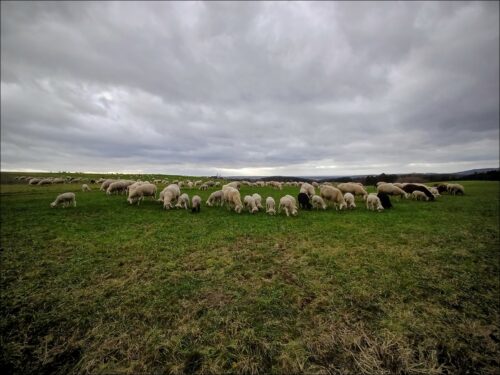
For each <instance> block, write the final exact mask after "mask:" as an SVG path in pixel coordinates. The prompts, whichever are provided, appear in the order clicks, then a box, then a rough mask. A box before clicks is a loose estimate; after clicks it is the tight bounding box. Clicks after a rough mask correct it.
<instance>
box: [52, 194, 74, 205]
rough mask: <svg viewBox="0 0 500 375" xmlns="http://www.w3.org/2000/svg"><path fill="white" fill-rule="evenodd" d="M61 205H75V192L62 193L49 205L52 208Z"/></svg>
mask: <svg viewBox="0 0 500 375" xmlns="http://www.w3.org/2000/svg"><path fill="white" fill-rule="evenodd" d="M60 204H61V205H62V206H63V208H65V207H67V206H69V205H71V204H73V207H76V196H75V193H62V194H59V195H58V196H57V197H56V200H55V201H54V202H52V203H51V204H50V207H52V208H54V207H56V206H59V205H60Z"/></svg>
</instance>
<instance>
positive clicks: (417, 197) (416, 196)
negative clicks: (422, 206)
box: [411, 190, 429, 201]
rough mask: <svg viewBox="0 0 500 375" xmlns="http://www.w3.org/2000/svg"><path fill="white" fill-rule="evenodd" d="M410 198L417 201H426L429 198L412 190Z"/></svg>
mask: <svg viewBox="0 0 500 375" xmlns="http://www.w3.org/2000/svg"><path fill="white" fill-rule="evenodd" d="M411 197H412V198H413V199H415V200H417V201H428V200H429V197H428V196H426V195H425V193H424V192H423V191H420V190H414V191H412V193H411Z"/></svg>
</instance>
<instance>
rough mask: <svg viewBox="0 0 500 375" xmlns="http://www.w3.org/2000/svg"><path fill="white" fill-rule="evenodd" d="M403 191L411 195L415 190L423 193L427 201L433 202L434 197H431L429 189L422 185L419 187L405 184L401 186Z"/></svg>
mask: <svg viewBox="0 0 500 375" xmlns="http://www.w3.org/2000/svg"><path fill="white" fill-rule="evenodd" d="M403 190H404V191H405V192H407V193H409V194H412V193H413V192H414V191H415V190H417V191H421V192H422V193H424V194H425V195H426V196H427V197H428V198H429V199H427V200H431V201H433V200H434V195H432V193H431V192H430V191H429V189H427V187H426V186H424V185H419V184H405V185H404V186H403Z"/></svg>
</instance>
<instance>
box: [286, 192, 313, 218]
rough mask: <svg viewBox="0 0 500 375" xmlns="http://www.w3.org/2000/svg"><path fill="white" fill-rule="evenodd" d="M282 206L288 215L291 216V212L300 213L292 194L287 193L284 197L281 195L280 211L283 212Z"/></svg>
mask: <svg viewBox="0 0 500 375" xmlns="http://www.w3.org/2000/svg"><path fill="white" fill-rule="evenodd" d="M311 186H312V185H311ZM282 208H283V209H284V210H285V213H286V216H290V214H292V216H297V215H298V211H297V206H296V203H295V198H294V197H292V196H291V195H285V196H284V197H281V199H280V204H279V206H278V213H281V209H282Z"/></svg>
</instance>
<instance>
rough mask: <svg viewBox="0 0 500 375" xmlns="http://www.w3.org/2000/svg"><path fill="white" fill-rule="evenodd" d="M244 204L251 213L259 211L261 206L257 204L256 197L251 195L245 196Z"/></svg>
mask: <svg viewBox="0 0 500 375" xmlns="http://www.w3.org/2000/svg"><path fill="white" fill-rule="evenodd" d="M243 204H244V205H245V207H246V208H247V210H248V212H250V213H251V214H253V213H255V212H259V208H258V207H257V205H256V204H255V199H254V198H253V197H252V196H251V195H245V198H243Z"/></svg>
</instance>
